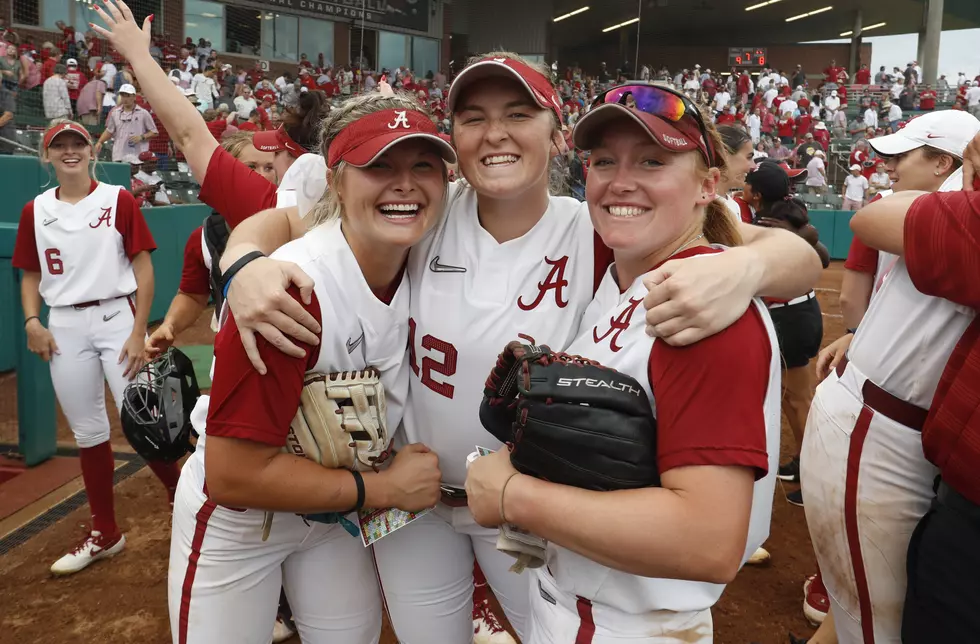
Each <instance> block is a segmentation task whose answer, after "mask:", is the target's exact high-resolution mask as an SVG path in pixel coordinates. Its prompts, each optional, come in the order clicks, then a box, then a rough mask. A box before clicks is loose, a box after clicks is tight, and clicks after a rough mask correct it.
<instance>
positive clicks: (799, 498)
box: [786, 489, 803, 508]
mask: <svg viewBox="0 0 980 644" xmlns="http://www.w3.org/2000/svg"><path fill="white" fill-rule="evenodd" d="M786 500H787V501H789V502H790V503H792V504H793V505H796V506H799V507H801V508H802V507H803V490H802V489H799V490H797V491H796V492H788V493H787V494H786Z"/></svg>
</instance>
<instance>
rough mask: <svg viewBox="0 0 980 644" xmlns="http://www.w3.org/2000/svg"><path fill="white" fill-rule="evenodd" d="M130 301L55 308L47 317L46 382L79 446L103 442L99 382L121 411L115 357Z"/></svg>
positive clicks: (128, 322) (105, 423) (127, 329)
mask: <svg viewBox="0 0 980 644" xmlns="http://www.w3.org/2000/svg"><path fill="white" fill-rule="evenodd" d="M131 297H132V296H130V297H120V298H116V299H113V300H104V301H103V302H101V303H99V304H95V305H92V306H90V307H88V308H84V309H76V308H75V307H73V306H56V307H53V308H52V309H51V313H50V315H49V316H48V330H49V331H51V335H52V336H54V341H55V342H56V343H57V345H58V353H56V354H54V355H53V356H52V357H51V363H50V364H51V383H52V384H53V385H54V393H55V396H57V398H58V403H59V404H60V405H61V410H62V411H63V412H64V413H65V417H66V418H67V419H68V424H69V426H71V431H72V433H73V434H74V435H75V442H77V443H78V446H79V447H83V448H84V447H95V446H96V445H101V444H102V443H104V442H106V441H107V440H109V418H108V416H106V406H105V384H103V383H104V382H108V383H109V390H110V391H111V392H112V397H113V398H114V399H115V402H116V413H119V411H120V410H121V409H122V393H123V389H125V388H126V385H127V384H129V381H128V380H127V379H126V377H125V376H123V372H124V371H125V370H126V364H125V363H123V364H119V353H120V352H121V351H122V348H123V345H124V344H125V343H126V339H127V338H129V336H130V334H132V332H133V321H134V317H133V313H134V308H133V307H134V304H133V302H132V299H131Z"/></svg>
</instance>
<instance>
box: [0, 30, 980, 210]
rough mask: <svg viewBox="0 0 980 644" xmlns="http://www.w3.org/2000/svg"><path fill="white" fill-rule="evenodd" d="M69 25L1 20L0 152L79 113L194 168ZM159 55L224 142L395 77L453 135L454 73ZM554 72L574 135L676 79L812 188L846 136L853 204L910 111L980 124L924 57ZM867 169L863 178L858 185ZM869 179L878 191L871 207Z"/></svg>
mask: <svg viewBox="0 0 980 644" xmlns="http://www.w3.org/2000/svg"><path fill="white" fill-rule="evenodd" d="M58 28H59V29H60V31H61V37H60V38H59V39H57V41H56V42H52V41H47V42H44V43H42V44H40V45H38V44H37V43H35V42H34V39H33V38H32V37H31V36H24V37H23V38H21V37H19V36H18V34H17V33H15V32H14V31H12V30H10V29H8V28H7V27H6V25H5V24H4V22H3V20H2V19H0V38H2V40H3V42H4V43H6V47H5V53H6V56H4V57H0V79H2V85H0V153H8V154H9V153H11V152H12V151H13V147H12V146H11V145H10V144H9V143H8V141H10V140H12V139H13V138H14V136H13V130H14V123H15V122H17V123H22V122H28V123H29V124H37V123H31V119H34V120H35V121H36V120H40V119H43V121H45V122H47V121H50V120H53V119H59V118H72V119H76V120H78V121H80V122H81V123H83V124H85V125H87V126H90V127H93V128H103V130H102V134H101V136H100V138H99V139H98V146H97V150H98V151H101V150H102V149H103V148H104V147H106V144H108V143H109V142H110V141H111V146H108V153H107V154H106V155H105V156H106V157H107V158H110V159H111V160H113V161H129V162H131V163H133V164H134V167H138V166H139V165H140V159H145V158H146V157H147V154H148V153H149V154H152V155H153V156H154V160H155V163H156V164H158V165H159V167H160V168H161V169H166V168H168V167H170V164H171V162H172V160H175V161H176V162H178V163H179V162H181V161H182V160H183V159H182V157H181V154H180V151H179V150H176V149H174V147H173V146H172V145H171V144H170V141H169V138H168V136H167V133H166V131H165V129H164V128H163V127H162V125H161V124H160V122H159V120H158V119H156V118H155V116H154V115H153V112H152V110H151V109H150V107H149V105H147V104H146V103H145V101H143V100H142V97H141V96H140V94H139V91H138V86H137V83H136V81H135V79H134V77H133V73H132V69H131V68H130V67H129V65H128V64H127V63H126V61H124V60H123V59H122V58H121V57H120V56H119V54H118V52H115V51H114V50H112V48H111V47H110V46H109V45H108V43H107V42H106V41H105V40H103V39H101V38H100V37H99V36H98V35H97V34H96V33H95V32H93V31H86V32H81V31H76V30H75V28H74V27H72V26H70V25H65V24H64V23H60V22H59V23H58ZM0 51H2V50H0ZM150 52H151V54H152V55H153V56H154V57H155V58H156V59H157V60H158V62H159V63H160V64H161V66H162V67H163V68H164V69H165V70H166V71H167V73H168V76H169V77H170V80H171V82H173V83H174V84H175V85H177V86H179V87H180V88H181V89H182V90H183V93H184V96H185V97H186V98H187V100H189V101H190V102H192V103H193V104H195V105H196V106H197V108H198V110H199V111H200V112H201V114H202V117H203V118H204V120H205V121H206V122H207V123H208V127H209V129H210V130H211V132H212V134H214V136H215V138H217V139H218V140H219V141H220V140H222V139H223V138H224V137H228V136H232V135H234V134H235V133H236V132H238V131H253V132H254V131H262V130H270V129H275V128H277V127H279V125H280V124H281V122H282V119H283V115H284V113H285V112H287V111H288V110H291V109H295V108H296V107H297V106H298V103H299V100H300V97H301V95H302V94H304V93H306V92H311V91H315V92H322V93H323V94H324V95H325V96H326V97H327V99H330V100H342V99H344V98H347V97H349V96H351V95H353V94H357V93H359V92H367V91H372V90H373V89H374V88H375V86H376V85H377V83H378V81H379V80H381V79H382V78H383V79H385V80H387V81H388V82H389V83H390V84H391V85H392V86H393V87H394V88H395V89H400V90H402V91H408V92H412V93H414V94H415V95H416V96H417V98H418V100H419V101H420V102H421V103H423V104H424V105H425V106H426V107H428V109H429V111H430V112H431V114H432V118H433V121H434V122H435V123H436V125H437V127H438V128H439V130H440V131H441V132H444V133H445V132H448V131H449V127H450V121H449V118H448V114H447V110H446V96H445V93H446V89H447V84H448V82H449V81H450V80H451V78H450V77H448V76H447V74H446V73H445V72H444V71H438V72H433V71H431V70H429V71H427V73H426V74H425V75H424V76H420V75H417V74H416V73H415V72H413V71H412V70H410V69H408V68H406V67H399V68H397V69H393V70H387V69H384V70H379V71H373V70H369V69H366V68H364V67H362V65H365V66H366V63H365V61H364V59H363V58H362V59H360V60H359V61H358V63H359V64H354V65H350V64H344V65H341V64H336V65H335V64H332V63H331V62H330V61H329V60H327V59H326V57H325V56H324V54H323V53H317V54H316V55H315V62H314V61H312V60H310V58H309V57H308V55H307V54H306V53H303V54H301V55H300V59H299V61H298V63H297V65H296V68H295V70H289V71H284V72H282V73H271V72H270V71H269V70H267V69H266V68H265V67H264V66H263V64H262V63H261V62H260V61H258V60H256V61H255V62H254V65H253V66H252V67H251V68H247V67H244V66H240V65H239V66H235V65H233V64H231V63H229V62H225V61H223V60H222V59H221V57H220V54H219V52H218V51H217V50H215V49H214V48H213V47H212V44H211V42H209V41H208V40H206V39H204V38H200V39H198V41H197V42H196V43H195V42H194V41H193V39H192V38H189V37H188V38H187V39H186V40H185V41H184V42H183V43H180V44H177V43H175V42H174V41H173V40H172V39H171V38H170V37H169V36H168V35H166V34H159V35H155V36H154V38H153V40H152V42H151V47H150ZM552 72H553V80H554V81H555V83H556V86H557V88H558V91H559V95H560V96H561V99H562V101H563V105H562V121H563V123H562V125H563V128H564V129H565V131H566V132H570V131H571V129H572V127H573V126H574V125H575V123H576V122H577V121H578V119H579V118H581V117H582V115H583V114H585V112H586V111H587V110H588V108H589V106H590V105H591V103H592V101H593V99H594V98H595V97H596V96H597V95H598V94H599V93H600V92H601V91H603V90H604V89H606V88H608V87H610V86H612V85H615V84H617V83H621V82H623V81H626V80H631V79H638V80H643V81H654V82H659V83H664V84H667V85H670V86H672V87H674V88H676V89H679V90H681V91H683V92H684V93H686V94H687V95H688V96H689V97H690V98H691V100H692V101H694V102H695V103H696V104H697V105H699V106H700V107H701V108H702V110H703V111H704V112H705V113H706V114H709V115H710V116H711V117H712V118H713V120H714V121H715V123H716V124H718V125H733V126H735V127H739V128H742V129H744V130H745V131H746V132H747V133H748V134H749V135H750V136H751V139H752V142H753V145H754V146H755V148H756V153H755V155H756V159H757V160H759V159H762V158H771V159H774V160H777V161H785V162H786V163H788V164H789V165H790V166H791V167H795V168H801V169H802V168H805V169H807V170H808V177H807V180H806V182H805V186H806V190H808V191H809V192H811V193H814V194H823V193H824V192H825V191H827V190H828V188H830V187H831V176H832V175H831V164H832V163H833V160H832V158H831V156H832V155H831V152H832V150H831V142H832V141H838V142H840V141H847V142H849V143H850V145H851V150H850V153H849V158H848V159H847V163H846V164H844V163H842V164H841V165H842V167H843V169H846V170H847V172H848V176H847V177H845V178H844V185H843V186H841V193H840V194H841V198H842V199H843V200H844V203H845V204H846V205H852V206H853V205H855V204H859V203H863V201H864V200H866V199H867V198H869V197H870V196H873V194H874V193H875V190H876V189H880V184H881V179H880V177H881V176H882V173H881V172H879V171H878V170H879V168H878V164H877V162H876V160H875V158H874V155H873V153H872V152H871V151H870V148H869V146H868V145H867V141H868V140H869V139H871V138H873V137H875V136H882V135H886V134H890V133H892V132H894V131H896V130H897V129H899V128H900V127H902V126H903V125H904V124H905V122H906V120H907V118H908V115H909V113H910V112H915V111H929V110H933V109H935V108H936V104H937V101H938V102H940V103H950V102H951V103H952V107H953V109H961V110H968V111H969V112H971V113H972V114H974V115H975V116H978V117H980V75H978V76H977V77H975V78H974V79H972V80H971V79H969V78H968V77H967V75H966V74H965V73H962V72H961V73H960V74H959V75H958V77H957V79H956V81H955V83H950V82H949V81H948V80H947V79H946V77H945V76H941V77H940V78H939V80H938V81H937V83H936V86H935V87H933V86H931V85H928V84H924V83H923V82H922V69H921V67H920V66H919V64H918V62H917V61H911V62H909V63H908V64H907V65H906V66H905V68H904V69H901V68H899V67H893V68H892V71H891V72H888V71H886V68H885V66H881V67H880V68H879V70H878V71H877V72H875V73H874V74H872V71H871V70H870V69H869V68H868V65H861V68H860V69H859V70H858V71H857V72H856V73H855V74H854V78H853V79H852V78H851V77H850V75H849V74H848V73H847V71H846V70H845V69H844V68H843V67H841V66H839V65H838V64H837V63H836V61H833V60H832V61H830V64H829V65H828V66H827V67H826V68H825V69H824V70H823V71H822V72H821V73H820V74H819V75H809V74H807V73H806V72H805V71H804V69H803V68H802V66H801V65H796V67H795V68H794V69H792V70H790V71H787V70H786V69H780V68H763V69H762V70H761V71H759V72H758V73H754V72H753V73H750V71H749V70H748V69H739V68H732V69H731V70H729V71H726V72H721V71H712V70H711V69H706V68H705V69H702V67H701V66H700V65H694V66H693V67H692V68H687V69H681V70H679V71H675V72H672V71H671V70H669V69H668V68H667V67H665V66H661V67H660V68H656V67H654V66H652V65H642V66H640V67H639V69H633V68H632V66H631V65H630V64H629V63H628V62H624V63H623V64H622V65H621V66H620V67H618V68H616V69H610V68H609V67H608V66H607V64H606V63H605V62H602V63H600V64H599V65H598V68H597V69H594V70H590V71H589V72H586V71H585V70H584V69H583V68H582V67H581V66H579V64H578V63H573V64H572V65H570V66H567V67H566V68H565V69H564V71H559V69H558V66H557V64H555V65H553V66H552ZM451 75H452V74H451V72H450V74H449V76H451ZM852 107H853V108H854V109H849V108H852ZM849 113H850V114H853V116H852V117H851V118H849V117H848V114H849ZM568 148H569V152H568V153H567V155H566V157H565V158H564V159H562V160H561V162H563V163H567V165H568V173H569V179H570V184H571V187H572V191H573V192H574V193H575V194H576V195H577V196H579V197H582V196H583V186H584V183H585V176H586V173H587V171H588V170H587V168H588V159H587V155H586V154H584V153H582V152H579V151H575V150H574V147H573V146H571V145H569V146H568ZM855 166H856V167H857V168H858V170H854V168H855ZM143 171H144V170H139V172H143ZM134 172H137V171H136V170H134ZM855 172H856V173H857V174H859V175H860V176H861V178H863V179H864V182H863V184H861V183H860V182H857V181H856V179H855V180H853V181H852V180H851V179H852V177H851V175H853V174H854V173H855ZM875 175H877V176H878V177H879V179H878V183H875V181H874V179H873V177H874V176H875ZM838 183H839V182H838ZM858 185H864V186H865V187H864V188H863V196H862V198H861V199H860V200H859V199H857V197H858V196H859V195H858V187H857V186H858Z"/></svg>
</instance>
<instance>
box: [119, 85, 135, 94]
mask: <svg viewBox="0 0 980 644" xmlns="http://www.w3.org/2000/svg"><path fill="white" fill-rule="evenodd" d="M119 93H120V94H135V93H136V88H135V87H133V86H132V85H130V84H129V83H124V84H123V85H122V87H120V88H119Z"/></svg>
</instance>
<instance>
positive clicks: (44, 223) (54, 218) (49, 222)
mask: <svg viewBox="0 0 980 644" xmlns="http://www.w3.org/2000/svg"><path fill="white" fill-rule="evenodd" d="M56 221H58V218H57V217H52V218H51V219H45V220H44V221H43V222H41V225H42V226H47V225H48V224H53V223H54V222H56Z"/></svg>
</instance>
